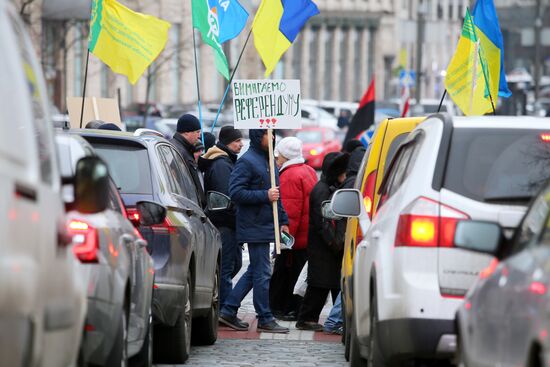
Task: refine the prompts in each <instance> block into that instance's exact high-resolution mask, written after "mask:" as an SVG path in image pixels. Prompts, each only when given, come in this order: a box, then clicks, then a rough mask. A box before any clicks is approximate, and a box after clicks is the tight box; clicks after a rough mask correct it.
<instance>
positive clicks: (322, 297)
mask: <svg viewBox="0 0 550 367" xmlns="http://www.w3.org/2000/svg"><path fill="white" fill-rule="evenodd" d="M329 292H330V293H331V294H332V302H333V303H334V302H336V297H337V296H338V293H339V292H340V289H329V288H319V287H315V286H311V285H308V286H307V289H306V294H305V295H304V300H303V302H302V307H301V308H300V314H299V315H298V322H305V321H311V322H319V315H320V314H321V311H322V310H323V307H324V306H325V302H326V301H327V296H328V294H329Z"/></svg>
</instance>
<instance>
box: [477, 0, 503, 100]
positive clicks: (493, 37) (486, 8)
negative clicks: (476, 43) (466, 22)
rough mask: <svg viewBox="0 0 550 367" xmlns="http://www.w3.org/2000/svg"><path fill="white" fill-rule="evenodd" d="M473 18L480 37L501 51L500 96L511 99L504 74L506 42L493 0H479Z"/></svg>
mask: <svg viewBox="0 0 550 367" xmlns="http://www.w3.org/2000/svg"><path fill="white" fill-rule="evenodd" d="M472 17H473V18H474V24H475V25H476V32H477V33H478V36H480V37H486V38H487V39H489V40H490V41H491V42H492V43H493V44H494V45H495V46H496V47H497V48H498V49H499V52H500V56H499V57H500V77H499V86H498V95H499V96H500V97H510V96H511V95H512V92H510V89H508V83H507V82H506V74H505V72H504V41H503V39H502V33H501V31H500V25H499V23H498V17H497V11H496V9H495V4H494V3H493V0H477V1H476V3H475V5H474V9H473V10H472Z"/></svg>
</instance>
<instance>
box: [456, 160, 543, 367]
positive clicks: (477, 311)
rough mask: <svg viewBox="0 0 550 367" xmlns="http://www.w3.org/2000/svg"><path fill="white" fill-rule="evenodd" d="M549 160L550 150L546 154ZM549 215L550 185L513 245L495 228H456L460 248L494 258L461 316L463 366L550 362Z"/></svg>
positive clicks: (474, 225)
mask: <svg viewBox="0 0 550 367" xmlns="http://www.w3.org/2000/svg"><path fill="white" fill-rule="evenodd" d="M549 154H550V149H549V150H547V151H546V152H545V153H544V155H545V156H546V157H548V156H549ZM541 159H544V158H542V156H541ZM549 214H550V185H549V186H546V188H545V189H543V191H542V192H541V193H540V194H539V195H538V196H537V197H536V198H535V200H534V201H533V202H532V204H531V206H530V208H529V210H528V211H527V213H526V215H525V217H524V218H523V221H522V223H521V225H520V227H519V228H518V229H517V231H516V233H515V236H514V238H513V240H512V241H511V242H506V241H504V240H503V235H502V232H503V230H502V228H500V226H499V225H498V224H496V223H491V222H475V221H466V222H462V223H459V225H458V226H457V231H456V235H455V244H456V246H457V247H461V248H464V249H468V250H472V251H477V252H482V253H488V254H490V255H493V256H495V259H494V260H493V262H492V263H491V265H490V266H489V267H487V268H486V269H485V270H484V271H483V272H481V274H480V277H479V279H478V281H477V282H476V284H475V285H474V286H473V287H472V288H471V290H470V291H469V292H468V294H467V296H466V299H465V302H464V304H463V305H462V306H461V307H460V308H459V310H458V312H457V326H458V332H459V343H458V344H459V348H458V357H459V360H460V362H461V364H462V365H466V366H545V365H548V363H549V362H550V343H549V340H548V332H549V330H550V314H549V310H550V308H549V305H550V295H549V294H548V287H549V286H550V246H549V245H550V220H549V219H550V218H549Z"/></svg>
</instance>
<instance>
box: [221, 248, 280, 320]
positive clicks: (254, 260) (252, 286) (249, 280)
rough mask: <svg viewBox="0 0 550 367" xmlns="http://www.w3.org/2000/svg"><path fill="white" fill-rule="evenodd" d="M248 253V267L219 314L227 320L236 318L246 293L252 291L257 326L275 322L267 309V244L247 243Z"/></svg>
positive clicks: (268, 277) (269, 265)
mask: <svg viewBox="0 0 550 367" xmlns="http://www.w3.org/2000/svg"><path fill="white" fill-rule="evenodd" d="M248 253H249V255H250V265H248V269H246V272H245V273H244V274H243V275H242V277H241V278H240V279H239V281H238V282H237V285H235V288H233V290H232V291H231V293H230V294H229V296H228V297H227V299H226V301H225V304H224V305H223V307H222V310H221V314H222V315H223V316H226V317H229V318H232V317H235V316H237V311H238V310H239V308H240V307H241V302H242V301H243V299H244V298H245V297H246V295H247V294H248V292H250V290H253V293H252V297H253V298H252V300H253V301H254V309H255V310H256V313H257V314H258V319H259V320H258V324H259V325H265V324H267V323H269V322H271V321H274V320H275V318H274V317H273V314H272V313H271V308H270V307H269V281H270V279H271V264H270V262H269V243H249V244H248Z"/></svg>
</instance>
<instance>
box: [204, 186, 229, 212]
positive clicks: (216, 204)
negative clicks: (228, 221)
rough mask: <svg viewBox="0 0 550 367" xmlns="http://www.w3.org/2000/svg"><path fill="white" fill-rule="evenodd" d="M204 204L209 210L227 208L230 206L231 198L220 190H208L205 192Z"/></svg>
mask: <svg viewBox="0 0 550 367" xmlns="http://www.w3.org/2000/svg"><path fill="white" fill-rule="evenodd" d="M206 206H207V209H208V210H209V211H211V212H217V211H221V210H227V209H229V207H230V206H231V199H230V198H229V196H227V195H225V194H222V193H221V192H217V191H209V192H208V194H207V200H206Z"/></svg>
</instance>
